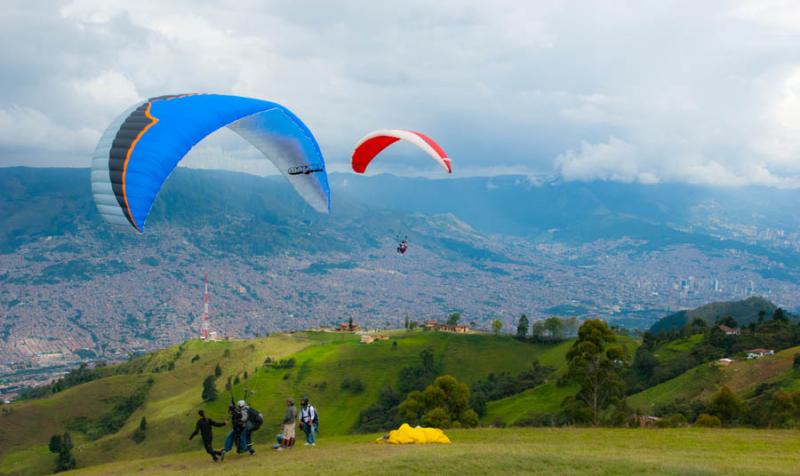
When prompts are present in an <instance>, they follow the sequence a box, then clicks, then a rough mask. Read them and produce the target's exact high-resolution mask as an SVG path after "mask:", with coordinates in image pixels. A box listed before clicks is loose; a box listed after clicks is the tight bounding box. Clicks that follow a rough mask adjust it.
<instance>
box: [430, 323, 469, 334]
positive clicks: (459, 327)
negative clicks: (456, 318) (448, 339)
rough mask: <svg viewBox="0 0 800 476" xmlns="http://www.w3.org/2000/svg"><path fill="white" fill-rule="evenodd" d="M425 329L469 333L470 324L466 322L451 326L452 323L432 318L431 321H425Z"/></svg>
mask: <svg viewBox="0 0 800 476" xmlns="http://www.w3.org/2000/svg"><path fill="white" fill-rule="evenodd" d="M425 330H426V331H439V332H455V333H456V334H467V333H468V332H469V326H467V325H465V324H459V325H456V326H451V325H450V324H443V323H441V322H437V321H433V320H430V321H425Z"/></svg>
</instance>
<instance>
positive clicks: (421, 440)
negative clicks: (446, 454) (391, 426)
mask: <svg viewBox="0 0 800 476" xmlns="http://www.w3.org/2000/svg"><path fill="white" fill-rule="evenodd" d="M376 443H389V444H392V445H410V444H420V445H422V444H428V443H444V444H450V438H448V437H447V435H445V434H444V432H443V431H442V430H440V429H438V428H422V427H419V426H418V427H416V428H411V426H409V425H408V423H403V424H402V425H400V428H398V429H396V430H392V431H390V432H389V434H388V435H387V436H384V437H382V438H378V440H377V441H376Z"/></svg>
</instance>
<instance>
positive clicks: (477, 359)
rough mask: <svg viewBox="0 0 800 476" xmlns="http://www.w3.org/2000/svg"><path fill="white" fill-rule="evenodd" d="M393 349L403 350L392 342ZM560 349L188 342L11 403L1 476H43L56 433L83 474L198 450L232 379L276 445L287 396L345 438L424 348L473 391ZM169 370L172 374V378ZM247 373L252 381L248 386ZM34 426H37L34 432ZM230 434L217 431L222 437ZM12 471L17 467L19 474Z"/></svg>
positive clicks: (456, 342) (4, 425)
mask: <svg viewBox="0 0 800 476" xmlns="http://www.w3.org/2000/svg"><path fill="white" fill-rule="evenodd" d="M395 342H396V344H397V345H396V346H395V345H394V343H395ZM563 348H564V347H563V345H562V346H549V345H533V344H527V343H522V342H519V341H517V340H516V339H513V338H511V337H506V336H488V335H457V334H447V333H438V332H419V331H417V332H411V333H396V334H393V335H392V338H391V340H390V341H379V342H377V343H374V344H370V345H365V344H360V343H359V336H357V335H353V334H347V333H344V334H340V333H313V332H309V333H295V334H279V335H274V336H270V337H267V338H262V339H255V340H250V341H228V342H215V343H205V342H200V341H196V340H195V341H189V342H186V343H185V344H183V345H181V346H176V347H172V348H170V349H166V350H163V351H160V352H157V353H155V354H151V355H147V356H144V357H140V358H139V359H137V361H136V362H137V363H138V364H140V365H138V366H137V367H135V370H133V369H134V367H132V370H131V372H132V373H130V374H125V375H116V376H112V377H106V378H102V379H99V380H95V381H92V382H90V383H86V384H82V385H79V386H77V387H73V388H71V389H69V390H67V391H64V392H61V393H58V394H55V395H53V396H51V397H48V398H45V399H41V400H34V401H24V402H18V403H13V404H11V405H8V406H4V407H3V413H2V414H0V474H3V473H6V472H20V473H25V474H42V473H44V472H47V471H49V470H51V469H52V467H53V464H54V459H55V456H54V455H52V454H48V453H47V448H46V446H47V441H48V439H49V438H50V436H51V435H53V434H60V433H63V432H64V431H65V429H70V431H71V434H72V437H73V440H74V442H75V447H76V448H77V449H78V451H77V452H76V457H77V459H78V461H79V464H80V465H81V466H85V465H94V464H100V463H105V462H109V461H113V460H116V459H120V458H122V459H136V458H144V457H152V456H156V455H165V454H171V453H178V452H185V451H191V450H194V449H196V448H197V445H198V444H199V443H198V442H197V441H194V442H189V441H187V436H188V435H189V433H190V432H191V430H192V429H193V426H194V421H195V419H196V411H197V410H198V409H200V408H204V409H206V411H207V412H208V414H209V415H210V416H212V417H213V418H217V419H220V420H223V419H225V415H226V407H227V403H228V402H229V401H230V395H229V394H228V393H227V392H226V391H225V390H224V387H225V382H226V380H227V378H228V377H231V378H232V379H233V380H234V381H235V380H236V379H237V377H238V380H239V383H238V384H235V385H233V393H234V395H235V396H236V398H237V399H238V398H241V397H242V396H243V394H244V393H245V389H247V391H248V395H249V396H248V401H249V402H250V403H251V404H252V405H253V406H254V407H255V408H257V409H259V410H260V411H261V412H263V413H264V416H265V424H264V430H263V431H260V432H258V433H257V434H256V437H255V441H256V442H257V443H259V444H264V443H267V442H269V441H271V440H272V438H273V437H274V432H275V431H276V430H277V428H278V427H279V423H280V419H281V417H282V415H283V411H284V408H285V404H284V402H285V399H286V397H290V396H291V397H295V398H299V397H300V396H302V395H304V394H308V395H309V396H310V397H311V398H312V401H313V403H314V404H315V405H316V406H317V408H318V409H319V413H320V420H321V427H320V430H321V434H322V435H325V436H326V437H327V436H331V435H337V434H345V433H348V432H349V431H350V430H351V429H352V427H353V426H354V425H355V423H356V421H357V419H358V415H359V413H360V411H362V410H364V409H365V408H366V407H367V406H369V405H370V404H372V403H374V402H375V401H376V400H377V395H378V392H379V391H380V389H381V388H382V387H383V386H384V385H386V384H393V383H394V382H395V381H396V378H397V374H398V372H399V371H400V370H401V369H402V368H403V367H405V366H408V365H412V364H416V363H417V362H418V361H419V354H420V352H421V351H422V350H424V349H432V350H433V352H434V355H435V359H436V360H437V361H439V362H441V364H442V371H443V372H444V373H449V374H452V375H455V376H456V377H458V378H459V379H462V380H464V381H466V382H467V383H471V382H474V381H476V380H478V379H483V378H485V377H486V376H487V375H488V373H490V372H504V371H507V372H512V373H517V372H519V371H521V370H523V369H525V368H528V367H529V366H530V364H531V362H532V361H533V360H535V359H537V358H539V357H541V358H542V360H543V361H545V362H551V363H555V362H557V361H558V360H560V359H563ZM289 357H291V358H293V359H295V362H296V364H295V366H294V367H293V368H290V369H273V368H271V369H266V368H265V367H264V362H265V360H266V359H267V358H270V359H272V360H279V359H286V358H289ZM217 364H219V365H220V367H221V369H222V375H221V376H220V377H219V379H218V380H217V388H218V391H219V392H220V397H219V399H218V400H217V401H215V402H212V403H210V404H204V403H203V402H202V400H201V383H202V381H203V379H204V378H205V377H206V376H208V375H212V374H213V373H214V368H215V366H216V365H217ZM170 369H171V370H170ZM245 372H247V378H245ZM346 376H347V377H350V378H357V379H360V380H361V381H362V382H363V384H364V390H363V392H360V393H352V392H350V391H346V390H344V389H342V385H341V384H342V381H343V380H344V378H345V377H346ZM149 379H152V382H153V383H152V386H151V387H150V388H149V391H148V392H147V396H146V399H145V401H144V404H143V405H142V406H141V407H140V408H138V409H137V410H136V411H135V412H134V413H133V414H132V415H130V417H129V418H128V419H127V422H126V423H125V425H124V426H123V427H122V428H121V429H120V430H119V431H118V432H116V433H113V434H109V435H105V436H102V437H101V438H99V439H96V440H92V439H91V438H90V437H89V435H87V434H85V433H82V432H81V431H80V430H79V429H76V428H77V427H76V423H79V422H81V421H83V420H80V417H88V418H89V419H92V418H94V419H96V418H98V417H101V416H102V415H104V414H105V412H106V411H107V410H108V408H109V405H112V404H113V403H114V402H115V401H116V398H117V397H116V396H122V397H124V396H125V395H128V394H130V392H131V391H132V389H134V388H136V387H137V385H138V384H139V383H140V382H142V381H147V380H149ZM142 417H146V418H147V422H148V428H147V437H146V439H145V440H144V441H143V442H142V443H140V444H136V443H134V442H133V440H132V439H131V436H132V434H133V432H134V430H135V429H136V428H137V426H138V424H139V420H140V419H141V418H142ZM31 421H34V422H37V425H36V426H33V427H30V426H28V424H29V423H30V422H31ZM225 432H226V430H225V429H221V430H217V437H218V438H220V437H221V435H224V433H225ZM11 468H14V469H13V470H12V469H11Z"/></svg>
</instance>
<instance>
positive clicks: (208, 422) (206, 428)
mask: <svg viewBox="0 0 800 476" xmlns="http://www.w3.org/2000/svg"><path fill="white" fill-rule="evenodd" d="M197 414H198V415H200V419H199V420H197V424H195V426H194V432H192V434H191V435H190V436H189V441H191V440H192V438H194V437H195V436H197V434H198V433H200V436H201V437H202V438H203V446H205V448H206V453H208V454H210V455H211V458H212V459H213V460H214V461H217V457H218V456H219V457H223V458H224V456H223V453H222V451H217V450H215V449H214V447H213V446H212V443H213V442H214V436H213V435H212V434H211V428H212V427H214V426H225V422H224V421H223V422H217V421H214V420H212V419H211V418H208V417H206V414H205V412H204V411H203V410H199V411H198V412H197Z"/></svg>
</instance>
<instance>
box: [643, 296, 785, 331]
mask: <svg viewBox="0 0 800 476" xmlns="http://www.w3.org/2000/svg"><path fill="white" fill-rule="evenodd" d="M776 309H777V308H776V307H775V305H774V304H772V303H771V302H769V301H768V300H766V299H764V298H761V297H751V298H748V299H745V300H743V301H732V302H715V303H711V304H706V305H705V306H700V307H698V308H697V309H692V310H689V311H680V312H677V313H675V314H671V315H669V316H667V317H664V318H662V319H660V320H659V321H658V322H656V323H655V324H653V326H652V327H651V328H650V332H651V333H653V334H659V333H661V332H669V331H680V330H681V329H683V328H684V327H686V326H688V325H691V324H692V322H693V321H694V320H695V319H701V320H702V321H704V322H705V323H706V324H707V325H710V324H713V323H715V322H716V321H718V320H719V319H721V318H723V317H730V318H732V319H733V320H734V321H736V323H738V325H740V326H746V325H749V324H752V323H753V322H757V320H758V318H759V316H760V315H761V313H762V312H763V315H766V316H772V314H773V313H774V312H775V310H776ZM789 317H790V318H792V319H795V320H796V319H797V318H796V317H794V316H789ZM734 327H735V326H734Z"/></svg>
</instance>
